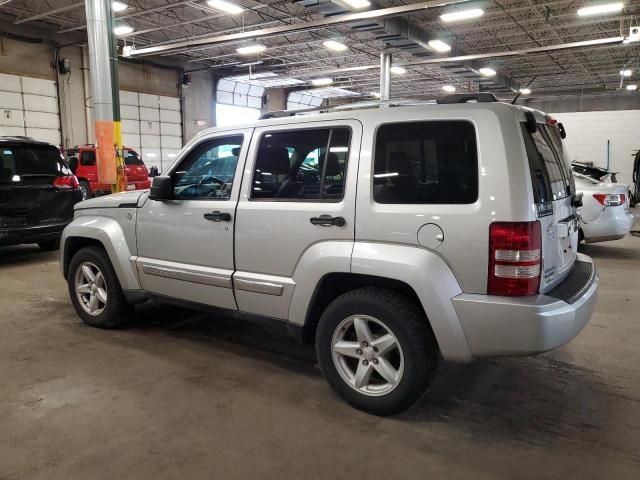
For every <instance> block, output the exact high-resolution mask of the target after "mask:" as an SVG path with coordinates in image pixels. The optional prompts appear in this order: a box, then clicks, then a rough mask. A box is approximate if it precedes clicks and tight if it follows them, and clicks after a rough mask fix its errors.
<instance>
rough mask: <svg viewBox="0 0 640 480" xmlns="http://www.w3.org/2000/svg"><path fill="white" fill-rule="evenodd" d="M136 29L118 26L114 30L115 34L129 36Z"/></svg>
mask: <svg viewBox="0 0 640 480" xmlns="http://www.w3.org/2000/svg"><path fill="white" fill-rule="evenodd" d="M133 30H134V28H133V27H132V26H130V25H124V24H123V25H118V26H116V27H114V28H113V33H115V34H116V35H127V34H129V33H131V32H133Z"/></svg>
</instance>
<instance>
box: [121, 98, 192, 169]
mask: <svg viewBox="0 0 640 480" xmlns="http://www.w3.org/2000/svg"><path fill="white" fill-rule="evenodd" d="M120 116H121V117H122V140H123V143H124V145H125V146H127V147H131V148H133V149H134V150H137V151H138V152H140V154H141V155H142V158H143V160H144V163H146V164H147V166H148V167H151V166H154V165H155V166H157V167H158V168H159V169H160V170H162V169H163V168H164V167H166V166H167V165H169V164H170V163H171V162H172V161H173V160H174V159H175V157H176V155H177V153H178V151H179V150H180V148H182V115H181V113H180V99H178V98H174V97H164V96H162V95H149V94H146V93H138V92H128V91H124V90H121V91H120Z"/></svg>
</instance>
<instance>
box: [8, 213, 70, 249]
mask: <svg viewBox="0 0 640 480" xmlns="http://www.w3.org/2000/svg"><path fill="white" fill-rule="evenodd" d="M70 221H71V219H69V222H70ZM67 224H68V222H66V223H60V224H55V225H35V226H33V225H28V226H24V227H11V228H2V227H0V245H19V244H21V243H37V242H43V241H46V240H55V239H56V238H58V237H60V236H61V235H62V231H63V230H64V227H66V226H67Z"/></svg>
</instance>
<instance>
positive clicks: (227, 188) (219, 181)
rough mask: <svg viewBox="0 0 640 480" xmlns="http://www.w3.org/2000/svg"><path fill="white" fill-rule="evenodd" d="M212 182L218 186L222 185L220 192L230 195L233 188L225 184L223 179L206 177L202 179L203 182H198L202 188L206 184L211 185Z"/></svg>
mask: <svg viewBox="0 0 640 480" xmlns="http://www.w3.org/2000/svg"><path fill="white" fill-rule="evenodd" d="M211 182H213V183H217V184H219V185H220V190H218V191H219V192H222V193H225V194H230V193H231V187H230V186H229V185H228V184H227V182H225V181H224V180H222V179H221V178H218V177H214V176H213V175H208V176H206V177H202V180H200V181H199V182H198V187H201V186H202V185H204V184H205V183H211Z"/></svg>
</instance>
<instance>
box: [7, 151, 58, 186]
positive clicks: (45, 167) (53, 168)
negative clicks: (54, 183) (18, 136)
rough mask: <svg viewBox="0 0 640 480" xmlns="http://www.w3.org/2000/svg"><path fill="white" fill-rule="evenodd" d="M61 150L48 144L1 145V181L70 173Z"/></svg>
mask: <svg viewBox="0 0 640 480" xmlns="http://www.w3.org/2000/svg"><path fill="white" fill-rule="evenodd" d="M69 173H70V171H69V168H68V167H67V165H66V164H65V163H64V161H63V160H62V156H61V155H60V151H59V150H58V149H56V148H55V147H51V146H48V145H5V146H0V182H18V181H22V180H24V179H27V178H29V177H57V176H60V175H68V174H69Z"/></svg>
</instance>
